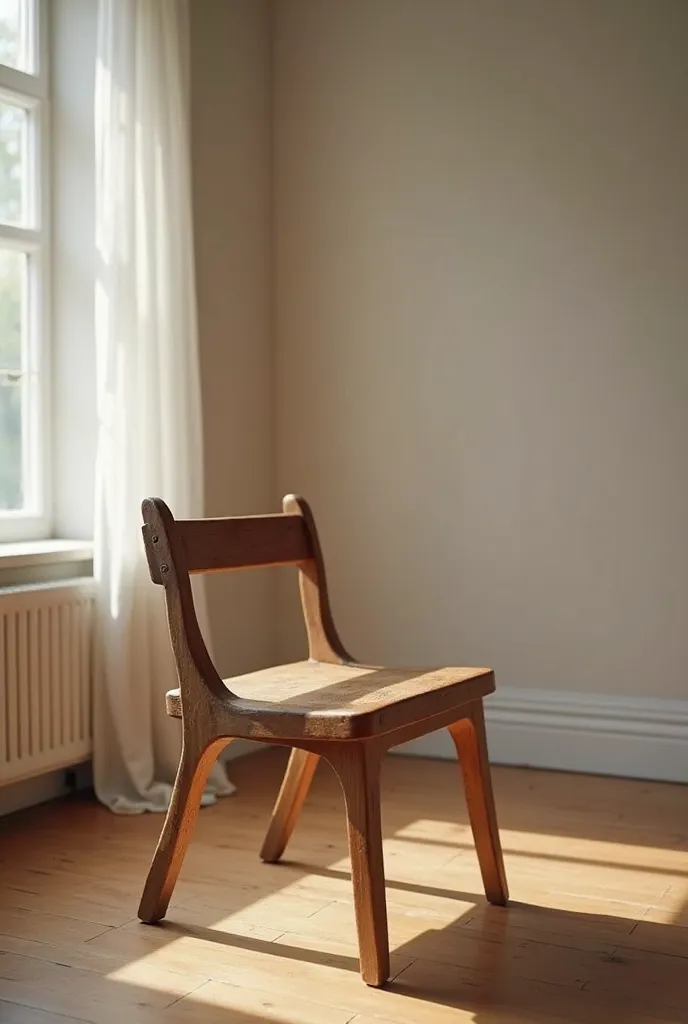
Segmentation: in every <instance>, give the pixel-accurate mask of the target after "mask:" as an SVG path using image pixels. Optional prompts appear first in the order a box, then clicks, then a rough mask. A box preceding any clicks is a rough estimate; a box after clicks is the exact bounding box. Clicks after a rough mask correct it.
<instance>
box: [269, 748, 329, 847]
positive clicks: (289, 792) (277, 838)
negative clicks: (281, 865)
mask: <svg viewBox="0 0 688 1024" xmlns="http://www.w3.org/2000/svg"><path fill="white" fill-rule="evenodd" d="M319 760H320V757H319V755H318V754H311V753H310V752H309V751H307V750H298V749H297V748H296V747H294V748H293V749H292V752H291V755H290V757H289V764H288V765H287V770H286V772H285V773H284V778H283V779H282V785H281V787H280V791H279V795H278V797H277V800H276V802H275V807H274V809H273V812H272V818H271V819H270V824H269V826H268V831H267V834H266V836H265V839H264V840H263V845H262V847H261V850H260V858H261V860H264V861H265V862H266V863H267V864H274V863H275V862H276V861H278V860H279V859H280V857H281V856H282V854H283V853H284V851H285V849H286V846H287V843H288V842H289V837H290V836H291V834H292V832H293V831H294V826H295V825H296V822H297V819H298V817H299V814H300V813H301V808H302V807H303V804H304V801H305V799H306V797H307V796H308V790H309V789H310V788H311V782H312V781H313V775H314V774H315V769H316V768H317V767H318V761H319Z"/></svg>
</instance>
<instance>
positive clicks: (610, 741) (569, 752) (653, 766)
mask: <svg viewBox="0 0 688 1024" xmlns="http://www.w3.org/2000/svg"><path fill="white" fill-rule="evenodd" d="M485 717H486V721H487V733H488V743H489V748H490V760H491V761H492V762H493V763H494V764H507V765H521V766H527V767H530V768H553V769H558V770H561V771H570V772H589V773H592V774H599V775H618V776H622V777H627V778H636V779H656V780H661V781H665V782H688V701H677V700H661V699H655V698H653V697H608V696H607V697H599V696H596V695H594V694H585V693H551V692H548V691H545V690H517V689H508V688H507V689H501V690H499V691H497V693H495V694H493V695H492V696H490V697H487V698H486V700H485ZM395 753H399V754H411V755H415V756H417V757H437V758H453V757H456V751H455V749H454V745H453V743H452V741H451V738H450V737H449V734H448V733H447V731H446V730H443V731H441V732H437V733H432V734H431V735H429V736H423V737H421V738H420V739H417V740H413V741H412V742H411V743H406V744H404V745H403V746H401V747H397V748H396V750H395Z"/></svg>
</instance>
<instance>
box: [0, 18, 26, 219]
mask: <svg viewBox="0 0 688 1024" xmlns="http://www.w3.org/2000/svg"><path fill="white" fill-rule="evenodd" d="M0 2H1V0H0ZM27 120H28V118H27V113H26V111H25V110H24V109H23V108H22V107H16V106H14V105H13V104H11V103H5V102H4V100H0V220H1V221H3V222H4V223H5V224H20V225H21V224H26V223H27V221H28V211H27V200H28V188H27V176H28V159H27V156H28V151H27V141H28V140H27V131H28V124H27Z"/></svg>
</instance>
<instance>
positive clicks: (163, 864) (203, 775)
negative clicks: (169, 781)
mask: <svg viewBox="0 0 688 1024" xmlns="http://www.w3.org/2000/svg"><path fill="white" fill-rule="evenodd" d="M228 742H229V741H228V740H227V739H221V740H215V741H214V742H213V743H211V744H210V745H209V746H207V747H199V746H198V745H197V744H194V743H190V742H189V741H188V740H187V738H186V737H185V738H184V744H183V747H182V756H181V760H180V762H179V769H178V770H177V778H176V779H175V783H174V789H173V790H172V797H171V799H170V806H169V809H168V811H167V817H166V818H165V824H164V825H163V827H162V832H161V833H160V839H159V840H158V845H157V848H156V851H155V854H154V856H153V862H152V864H151V866H150V871H149V872H148V878H147V879H146V884H145V886H144V889H143V895H142V897H141V903H140V904H139V918H140V920H141V921H144V922H145V923H146V924H155V923H156V922H157V921H160V920H162V918H163V917H164V916H165V914H166V913H167V907H168V905H169V902H170V897H171V896H172V892H173V890H174V886H175V883H176V881H177V876H178V875H179V871H180V868H181V866H182V861H183V860H184V854H185V853H186V848H187V846H188V845H189V839H190V838H191V833H192V832H193V827H194V825H195V823H196V817H197V816H198V810H199V807H200V805H201V797H202V795H203V788H204V786H205V783H206V779H207V778H208V774H209V773H210V769H211V768H212V766H213V763H214V762H215V759H216V757H217V755H218V754H219V753H220V751H221V750H222V748H223V747H224V746H226V744H227V743H228Z"/></svg>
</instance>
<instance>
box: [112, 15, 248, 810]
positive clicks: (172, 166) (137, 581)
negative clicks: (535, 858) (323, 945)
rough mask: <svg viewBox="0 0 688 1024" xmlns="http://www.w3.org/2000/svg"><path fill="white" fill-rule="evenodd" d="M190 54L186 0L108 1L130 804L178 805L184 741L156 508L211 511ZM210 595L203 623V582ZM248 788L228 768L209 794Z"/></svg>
mask: <svg viewBox="0 0 688 1024" xmlns="http://www.w3.org/2000/svg"><path fill="white" fill-rule="evenodd" d="M187 57H188V10H187V8H186V3H185V2H184V0H99V8H98V40H97V66H96V92H95V139H96V259H97V272H96V303H95V304H96V328H95V333H96V370H97V401H98V421H99V435H98V448H97V466H96V514H95V520H96V521H95V576H96V594H97V596H96V605H97V635H96V658H95V661H96V680H95V721H94V777H95V787H96V792H97V794H98V797H99V798H100V800H102V802H103V803H105V804H106V805H107V806H108V807H110V808H111V809H112V810H113V811H117V812H119V813H124V814H136V813H140V812H142V811H146V810H151V811H153V810H154V811H160V810H165V809H166V807H167V805H168V802H169V797H170V792H171V783H172V782H173V780H174V775H175V771H176V767H177V763H178V759H179V750H180V739H181V734H180V726H179V722H178V721H175V720H173V719H169V718H168V717H167V715H166V714H165V697H164V695H165V691H166V690H168V689H170V688H171V687H173V686H176V685H177V678H176V671H175V667H174V662H173V658H172V653H171V648H170V641H169V636H168V631H167V622H166V617H165V609H164V599H163V593H162V588H160V587H155V586H154V585H153V584H152V583H151V581H150V578H149V576H148V569H147V565H146V560H145V554H144V550H143V544H142V540H141V529H140V526H141V516H140V503H141V500H142V498H144V497H146V496H148V495H159V496H161V497H163V498H164V499H165V500H166V501H167V502H168V504H169V505H170V507H171V508H172V510H173V512H174V513H175V515H177V516H178V517H179V518H193V517H197V516H201V515H202V514H203V468H202V466H203V458H202V456H203V452H202V430H201V398H200V377H199V358H198V336H197V322H196V291H195V279H194V251H193V228H192V210H191V171H190V140H189V123H188V73H187V72H188V60H187ZM196 599H197V607H198V616H199V622H200V623H201V626H202V627H203V625H204V623H205V621H206V615H205V607H204V602H203V593H202V591H200V590H199V588H196ZM204 632H206V633H207V630H204ZM232 788H233V787H232V786H231V785H230V783H229V782H228V781H227V779H226V777H225V775H224V772H223V770H222V769H221V768H220V766H219V765H216V766H215V768H214V770H213V773H212V775H211V778H210V782H209V785H208V789H207V791H206V794H205V797H204V801H205V802H208V801H212V800H213V799H214V798H215V796H216V795H220V794H222V795H224V794H227V793H230V792H232Z"/></svg>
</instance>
